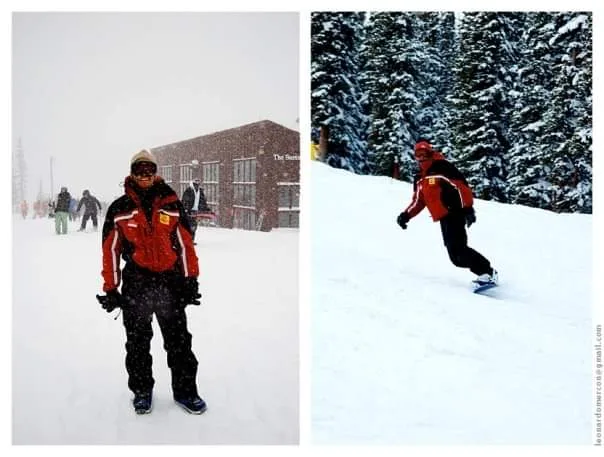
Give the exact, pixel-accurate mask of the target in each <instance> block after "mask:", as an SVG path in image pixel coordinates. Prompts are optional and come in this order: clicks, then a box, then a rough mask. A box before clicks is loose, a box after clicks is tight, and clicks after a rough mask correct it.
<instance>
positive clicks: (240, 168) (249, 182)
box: [233, 159, 256, 208]
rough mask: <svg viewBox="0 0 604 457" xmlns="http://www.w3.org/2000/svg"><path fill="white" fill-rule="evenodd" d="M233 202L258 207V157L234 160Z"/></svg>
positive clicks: (237, 204)
mask: <svg viewBox="0 0 604 457" xmlns="http://www.w3.org/2000/svg"><path fill="white" fill-rule="evenodd" d="M233 204H234V205H236V206H246V207H250V208H255V207H256V159H236V160H234V161H233Z"/></svg>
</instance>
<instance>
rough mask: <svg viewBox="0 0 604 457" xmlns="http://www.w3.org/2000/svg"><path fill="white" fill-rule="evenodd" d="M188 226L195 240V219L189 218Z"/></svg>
mask: <svg viewBox="0 0 604 457" xmlns="http://www.w3.org/2000/svg"><path fill="white" fill-rule="evenodd" d="M189 225H190V226H191V232H192V238H193V240H195V232H197V219H196V218H194V217H189Z"/></svg>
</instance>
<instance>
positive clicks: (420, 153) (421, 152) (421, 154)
mask: <svg viewBox="0 0 604 457" xmlns="http://www.w3.org/2000/svg"><path fill="white" fill-rule="evenodd" d="M431 158H432V151H431V150H430V149H418V150H417V151H415V160H417V161H418V162H425V161H426V160H430V159H431Z"/></svg>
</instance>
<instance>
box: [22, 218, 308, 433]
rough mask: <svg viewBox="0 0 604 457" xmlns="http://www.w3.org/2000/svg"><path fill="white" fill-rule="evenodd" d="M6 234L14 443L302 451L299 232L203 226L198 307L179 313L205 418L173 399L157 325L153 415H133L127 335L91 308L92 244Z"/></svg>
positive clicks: (92, 238)
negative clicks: (288, 447)
mask: <svg viewBox="0 0 604 457" xmlns="http://www.w3.org/2000/svg"><path fill="white" fill-rule="evenodd" d="M76 229H77V225H75V224H72V225H70V227H69V230H70V232H69V234H68V235H67V236H57V235H55V234H54V227H53V221H52V220H50V219H44V220H26V221H23V220H20V219H15V220H14V222H13V308H12V309H13V347H12V356H13V372H12V376H13V378H12V382H13V384H12V386H13V416H12V418H13V443H14V444H296V443H298V430H299V421H298V383H299V381H298V365H299V363H298V362H299V360H298V359H299V354H298V232H297V231H296V230H291V231H290V230H283V231H281V230H277V231H273V232H270V233H260V232H248V231H241V230H226V229H215V228H214V229H213V228H200V230H199V231H198V234H197V242H198V246H197V252H198V256H199V258H200V269H201V276H200V284H201V286H200V291H201V292H202V294H203V298H202V305H201V306H200V307H196V306H189V307H188V308H187V315H188V317H189V329H190V331H191V333H192V334H193V350H194V352H195V354H196V356H197V359H198V360H199V372H198V382H199V391H200V394H201V396H202V397H203V398H204V399H205V400H206V401H207V403H208V411H207V412H206V413H205V414H203V415H201V416H194V415H189V414H187V413H186V412H184V411H183V410H182V409H180V408H179V407H177V406H176V405H175V404H174V403H173V401H172V397H171V391H170V377H169V371H168V367H167V364H166V356H165V352H164V350H163V347H162V338H161V333H160V332H159V328H158V327H157V324H156V322H154V333H155V336H154V338H153V342H152V354H153V360H154V364H153V365H154V377H155V381H156V384H155V402H154V408H153V412H152V413H151V414H149V415H145V416H136V415H135V414H134V412H133V411H132V408H131V405H130V399H131V393H130V391H129V390H128V388H127V385H126V371H125V368H124V356H125V350H124V331H123V326H122V324H121V316H120V318H118V320H114V319H113V317H114V315H115V314H116V313H117V312H114V313H112V314H111V315H109V314H107V313H106V312H104V311H103V310H102V309H101V307H100V305H99V304H98V302H97V301H96V299H95V294H97V293H100V288H101V276H100V270H101V257H100V256H101V244H100V243H101V242H100V232H98V233H94V232H89V233H77V232H75V230H76Z"/></svg>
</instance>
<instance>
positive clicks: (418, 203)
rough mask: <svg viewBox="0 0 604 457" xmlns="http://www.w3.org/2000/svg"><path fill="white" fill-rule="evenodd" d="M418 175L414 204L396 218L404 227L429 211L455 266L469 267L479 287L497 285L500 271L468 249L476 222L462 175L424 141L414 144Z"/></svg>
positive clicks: (471, 198) (468, 189)
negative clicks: (467, 231) (414, 218)
mask: <svg viewBox="0 0 604 457" xmlns="http://www.w3.org/2000/svg"><path fill="white" fill-rule="evenodd" d="M415 159H416V160H417V162H418V164H419V169H420V171H419V174H418V175H417V176H416V178H415V182H414V183H413V201H412V202H411V204H410V205H409V206H408V207H407V208H406V209H405V210H404V211H403V212H402V213H401V214H399V216H398V218H397V223H398V224H399V225H400V226H401V228H403V229H406V228H407V223H408V222H409V220H410V219H411V218H413V217H415V216H416V215H417V214H418V213H419V212H420V211H421V210H422V209H424V208H425V207H427V208H428V211H429V212H430V215H431V216H432V219H433V220H434V222H440V229H441V232H442V236H443V241H444V243H445V246H446V247H447V252H448V254H449V258H450V259H451V262H453V265H455V266H456V267H460V268H469V269H470V271H472V273H474V274H475V275H477V276H478V277H477V278H476V280H475V281H476V282H478V283H479V284H485V283H497V280H498V278H497V271H496V270H495V269H494V268H493V267H492V266H491V264H490V262H489V261H488V260H487V259H486V258H485V257H484V256H483V255H482V254H480V253H479V252H477V251H475V250H474V249H472V248H471V247H469V246H468V235H467V233H466V225H467V226H468V227H470V226H471V225H472V224H473V223H474V222H476V215H475V213H474V208H473V203H474V198H473V196H472V190H471V189H470V186H469V185H468V183H467V181H466V179H465V178H464V176H463V175H462V174H461V172H460V171H459V170H458V169H457V168H456V167H455V165H453V164H452V163H451V162H449V161H447V160H446V159H445V158H444V156H443V155H442V153H440V152H438V151H436V150H434V149H433V147H432V145H431V144H430V143H429V142H428V141H427V140H425V139H420V140H419V141H418V142H417V143H416V145H415Z"/></svg>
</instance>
